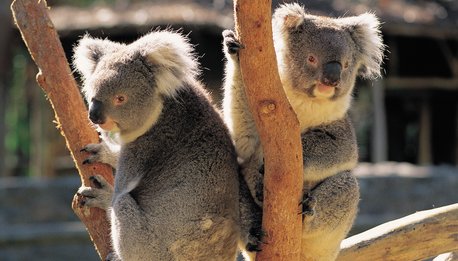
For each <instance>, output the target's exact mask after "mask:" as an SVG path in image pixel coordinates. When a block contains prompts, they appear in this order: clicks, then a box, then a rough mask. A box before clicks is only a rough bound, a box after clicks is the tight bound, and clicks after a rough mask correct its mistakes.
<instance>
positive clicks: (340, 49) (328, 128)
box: [223, 4, 384, 260]
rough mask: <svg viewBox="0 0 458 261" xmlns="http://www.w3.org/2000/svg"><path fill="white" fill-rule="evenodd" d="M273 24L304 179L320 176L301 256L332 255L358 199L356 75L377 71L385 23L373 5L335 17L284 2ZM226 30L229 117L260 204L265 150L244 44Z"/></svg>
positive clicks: (309, 197)
mask: <svg viewBox="0 0 458 261" xmlns="http://www.w3.org/2000/svg"><path fill="white" fill-rule="evenodd" d="M272 24H273V33H274V45H275V51H276V56H277V61H278V68H279V73H280V78H281V81H282V84H283V87H284V90H285V92H286V95H287V97H288V99H289V102H290V103H291V105H292V107H293V109H294V110H295V112H296V114H297V117H298V119H299V122H300V127H301V133H302V134H301V136H302V146H303V163H304V182H315V183H318V185H317V186H315V187H314V188H313V189H312V190H311V191H310V192H309V193H306V194H305V195H304V198H303V202H302V203H303V211H304V213H303V214H304V220H305V221H306V222H304V224H306V225H304V228H303V233H302V235H303V239H304V246H303V248H302V253H301V255H302V256H301V259H302V260H334V259H335V258H336V257H337V254H338V252H339V249H340V242H341V240H342V239H343V238H344V237H345V235H346V234H347V233H348V231H349V229H350V228H351V226H352V224H353V221H354V218H355V216H356V213H357V205H358V201H359V188H358V184H357V181H356V179H355V177H354V176H353V175H352V174H351V173H350V170H351V169H352V168H354V167H355V165H356V164H357V161H358V151H357V143H356V137H355V133H354V129H353V126H352V124H351V122H350V119H349V117H348V115H347V113H348V109H349V107H350V103H351V99H352V96H351V95H352V90H353V87H354V84H355V80H356V77H357V76H358V75H360V76H363V77H368V78H369V77H373V76H379V73H380V64H381V62H382V58H383V49H384V45H383V43H382V39H381V35H380V31H379V25H380V23H379V21H378V20H377V18H376V17H375V16H374V15H373V14H370V13H366V14H362V15H360V16H355V17H347V18H338V19H334V18H329V17H322V16H314V15H310V14H307V13H305V11H304V8H303V7H301V6H300V5H298V4H284V5H282V6H280V7H279V8H278V9H276V11H275V13H274V15H273V22H272ZM223 36H224V50H225V54H226V57H227V60H228V61H227V65H226V80H225V95H224V102H223V111H224V118H225V121H226V123H227V124H228V127H229V130H230V132H231V135H232V138H233V140H234V142H235V146H236V151H237V154H238V157H239V162H240V164H241V171H242V174H243V176H244V178H245V180H246V182H247V185H248V187H249V190H250V192H251V194H252V197H253V198H254V199H255V201H256V202H257V203H258V205H259V206H262V199H263V195H262V189H263V182H262V180H263V153H262V147H261V144H260V141H259V137H258V133H257V131H256V127H255V124H254V121H253V118H252V115H251V113H250V110H249V108H248V105H247V100H246V96H245V93H244V90H243V88H244V87H243V82H242V78H241V74H240V68H239V61H238V55H237V54H238V49H239V48H243V47H242V45H241V43H239V42H238V40H237V39H236V38H235V35H234V33H233V32H232V31H229V30H226V31H225V32H224V33H223ZM255 218H256V219H258V220H260V219H261V217H260V216H258V217H255ZM252 256H253V255H252Z"/></svg>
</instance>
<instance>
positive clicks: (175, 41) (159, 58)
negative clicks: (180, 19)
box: [129, 31, 199, 96]
mask: <svg viewBox="0 0 458 261" xmlns="http://www.w3.org/2000/svg"><path fill="white" fill-rule="evenodd" d="M129 47H130V48H132V49H133V50H135V51H136V52H138V53H139V54H140V56H142V57H144V59H145V61H147V63H149V65H150V66H151V68H154V71H155V72H156V75H155V80H156V85H157V88H158V90H159V92H160V93H162V94H163V95H166V96H173V95H174V94H175V92H176V90H177V89H178V88H179V87H181V86H182V83H183V82H188V83H189V82H193V81H195V78H196V77H197V75H198V74H199V64H198V62H197V59H196V58H195V54H194V51H193V47H192V45H191V44H190V43H189V40H188V38H187V37H185V36H183V35H182V34H180V33H177V32H171V31H156V32H151V33H149V34H147V35H145V36H143V37H141V38H140V39H138V40H137V41H135V42H133V43H132V44H131V45H129Z"/></svg>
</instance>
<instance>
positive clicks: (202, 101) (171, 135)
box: [113, 85, 239, 260]
mask: <svg viewBox="0 0 458 261" xmlns="http://www.w3.org/2000/svg"><path fill="white" fill-rule="evenodd" d="M200 88H201V87H199V86H191V85H189V86H186V87H185V88H182V89H181V90H179V91H178V92H177V94H176V95H175V96H174V97H170V98H164V100H163V103H164V104H163V106H164V107H163V110H162V114H161V116H160V118H159V120H158V121H157V123H156V124H155V125H154V126H153V127H152V128H151V129H150V130H149V131H147V132H146V133H145V134H144V135H142V136H140V137H139V138H138V139H137V140H135V141H133V142H131V143H129V144H126V145H125V146H124V147H123V148H122V150H121V155H120V159H119V163H118V169H117V174H116V186H115V196H114V199H113V209H114V213H115V214H116V215H119V216H122V217H118V218H117V220H118V221H119V227H118V228H116V229H119V230H120V231H122V229H123V224H122V222H123V221H122V219H123V217H126V222H129V223H130V224H126V225H125V226H126V228H128V229H129V228H131V227H138V228H139V229H145V230H150V232H148V233H143V234H141V233H137V234H136V233H131V232H128V233H126V234H130V236H132V241H133V242H132V243H131V244H133V245H135V244H139V245H141V244H147V245H148V246H147V247H146V248H142V247H141V246H138V247H132V246H129V247H127V246H126V248H130V249H137V250H138V251H137V252H139V251H146V252H145V253H143V254H142V255H138V256H136V257H135V258H142V257H148V260H172V259H173V260H215V259H216V260H234V258H235V255H236V244H237V240H238V237H239V228H238V218H239V209H238V176H237V175H238V174H237V161H236V155H235V151H234V148H233V145H232V142H231V140H230V137H229V134H228V131H227V129H226V127H225V125H224V123H223V121H222V119H221V117H220V116H219V114H218V113H217V112H216V111H215V109H214V108H213V107H212V106H211V104H210V102H209V101H208V99H207V98H206V97H205V93H204V92H203V90H201V89H200ZM140 180H141V182H139V181H140ZM132 187H133V189H132ZM126 191H127V192H128V193H129V194H130V196H131V197H132V198H133V199H134V200H135V203H136V204H138V206H139V209H141V210H142V211H140V212H139V213H136V212H135V211H132V210H129V209H126V206H122V201H121V200H118V202H121V204H117V197H119V198H121V197H122V195H123V193H125V192H126ZM127 205H128V204H127ZM117 207H118V209H119V210H118V211H116V210H117ZM137 214H138V215H140V218H139V219H138V220H139V221H138V222H139V223H138V224H133V225H132V222H134V220H137V219H129V218H128V217H129V215H137ZM115 219H116V218H115ZM135 222H137V221H135ZM120 233H122V232H120ZM126 236H128V235H124V238H125V237H126ZM123 241H124V242H126V240H123ZM156 248H157V249H156ZM158 248H161V249H162V250H160V251H159V249H158ZM231 249H232V250H233V251H231ZM165 250H166V251H165ZM121 252H122V250H121Z"/></svg>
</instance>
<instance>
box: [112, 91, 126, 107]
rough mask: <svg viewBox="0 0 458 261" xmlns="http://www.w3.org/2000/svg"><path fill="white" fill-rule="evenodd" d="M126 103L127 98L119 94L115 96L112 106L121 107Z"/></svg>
mask: <svg viewBox="0 0 458 261" xmlns="http://www.w3.org/2000/svg"><path fill="white" fill-rule="evenodd" d="M126 101H127V96H125V95H121V94H119V95H116V96H115V98H114V101H113V103H114V105H122V104H124V103H125V102H126Z"/></svg>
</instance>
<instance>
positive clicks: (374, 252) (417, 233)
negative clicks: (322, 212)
mask: <svg viewBox="0 0 458 261" xmlns="http://www.w3.org/2000/svg"><path fill="white" fill-rule="evenodd" d="M341 248H342V250H341V252H340V255H339V257H338V258H337V260H338V261H345V260H348V261H358V260H361V261H363V260H393V261H394V260H426V259H428V258H432V257H435V256H437V255H438V254H441V253H446V252H452V251H457V250H458V204H453V205H449V206H445V207H440V208H435V209H431V210H425V211H420V212H417V213H415V214H412V215H409V216H406V217H403V218H400V219H397V220H394V221H391V222H387V223H384V224H382V225H380V226H377V227H375V228H372V229H370V230H368V231H366V232H363V233H360V234H358V235H355V236H352V237H349V238H347V239H345V240H344V241H343V242H342V244H341Z"/></svg>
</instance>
